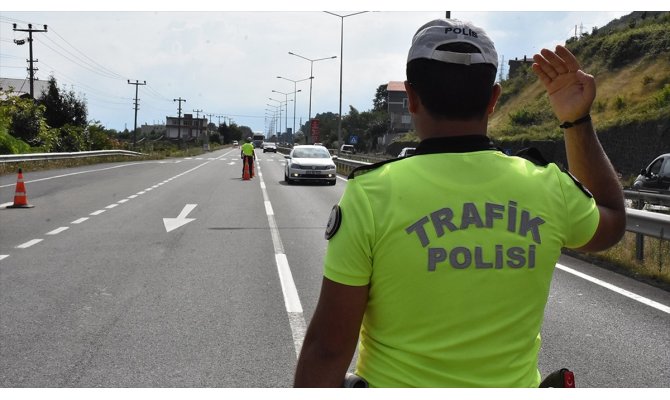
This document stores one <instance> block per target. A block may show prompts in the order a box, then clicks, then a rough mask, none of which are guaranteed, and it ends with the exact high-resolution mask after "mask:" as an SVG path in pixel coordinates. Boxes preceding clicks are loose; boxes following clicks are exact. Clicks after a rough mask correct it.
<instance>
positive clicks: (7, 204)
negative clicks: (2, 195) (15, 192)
mask: <svg viewBox="0 0 670 400" xmlns="http://www.w3.org/2000/svg"><path fill="white" fill-rule="evenodd" d="M0 187H2V186H0ZM13 204H14V202H13V201H10V202H9V203H2V204H0V208H7V207H9V206H11V205H13Z"/></svg>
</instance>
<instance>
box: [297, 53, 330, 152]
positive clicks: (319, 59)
mask: <svg viewBox="0 0 670 400" xmlns="http://www.w3.org/2000/svg"><path fill="white" fill-rule="evenodd" d="M288 54H290V55H292V56H296V57H300V58H302V59H303V60H307V61H309V78H310V80H309V116H308V120H309V121H310V122H311V121H312V81H314V62H315V61H323V60H331V59H333V58H337V56H332V57H324V58H315V59H311V58H307V57H304V56H301V55H300V54H296V53H293V52H290V51H289V52H288ZM309 136H310V135H309V134H308V135H307V136H306V139H305V143H306V144H309Z"/></svg>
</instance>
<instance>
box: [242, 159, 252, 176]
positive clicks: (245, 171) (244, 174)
mask: <svg viewBox="0 0 670 400" xmlns="http://www.w3.org/2000/svg"><path fill="white" fill-rule="evenodd" d="M242 179H244V180H245V181H248V180H249V179H251V173H250V172H249V162H248V161H247V157H244V172H243V173H242Z"/></svg>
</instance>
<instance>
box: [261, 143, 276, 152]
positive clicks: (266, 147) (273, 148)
mask: <svg viewBox="0 0 670 400" xmlns="http://www.w3.org/2000/svg"><path fill="white" fill-rule="evenodd" d="M268 151H271V152H273V153H276V152H277V145H276V144H275V143H272V142H265V143H263V153H267V152H268Z"/></svg>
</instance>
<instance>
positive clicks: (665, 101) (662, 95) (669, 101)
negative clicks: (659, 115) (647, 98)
mask: <svg viewBox="0 0 670 400" xmlns="http://www.w3.org/2000/svg"><path fill="white" fill-rule="evenodd" d="M654 99H655V100H656V105H657V106H658V108H663V107H666V106H668V105H670V85H667V84H666V85H665V86H663V89H661V90H660V91H659V92H658V93H657V94H656V95H655V96H654Z"/></svg>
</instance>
